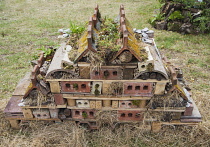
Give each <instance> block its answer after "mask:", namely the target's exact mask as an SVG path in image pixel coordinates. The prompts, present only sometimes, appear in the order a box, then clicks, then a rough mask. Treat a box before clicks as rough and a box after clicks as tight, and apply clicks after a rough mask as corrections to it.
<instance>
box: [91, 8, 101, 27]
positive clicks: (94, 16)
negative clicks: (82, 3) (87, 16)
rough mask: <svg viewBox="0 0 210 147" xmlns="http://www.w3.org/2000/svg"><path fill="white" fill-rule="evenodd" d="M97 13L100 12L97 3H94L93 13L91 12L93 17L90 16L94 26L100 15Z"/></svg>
mask: <svg viewBox="0 0 210 147" xmlns="http://www.w3.org/2000/svg"><path fill="white" fill-rule="evenodd" d="M99 14H100V12H99V9H98V5H96V7H95V10H94V14H93V17H92V18H93V25H94V27H96V24H97V21H98V18H99V17H100V16H99Z"/></svg>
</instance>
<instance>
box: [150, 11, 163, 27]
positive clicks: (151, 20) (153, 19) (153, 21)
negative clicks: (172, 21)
mask: <svg viewBox="0 0 210 147" xmlns="http://www.w3.org/2000/svg"><path fill="white" fill-rule="evenodd" d="M164 15H165V14H164V13H163V14H161V13H158V14H156V15H154V17H153V18H152V19H149V21H148V22H149V23H150V24H151V25H152V26H154V25H155V22H156V21H162V20H164V19H165V17H164Z"/></svg>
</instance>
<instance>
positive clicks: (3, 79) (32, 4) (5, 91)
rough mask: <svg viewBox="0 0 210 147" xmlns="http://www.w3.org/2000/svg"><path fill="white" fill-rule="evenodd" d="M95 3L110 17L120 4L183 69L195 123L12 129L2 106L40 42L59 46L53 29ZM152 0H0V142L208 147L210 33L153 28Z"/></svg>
mask: <svg viewBox="0 0 210 147" xmlns="http://www.w3.org/2000/svg"><path fill="white" fill-rule="evenodd" d="M96 4H98V5H99V10H100V12H101V14H102V17H105V16H107V17H109V18H115V17H116V16H117V15H118V14H119V6H120V4H124V6H125V12H126V17H127V19H128V20H129V21H130V23H131V24H132V26H133V28H138V29H143V28H145V27H148V28H149V29H152V30H154V31H155V40H156V44H157V46H158V48H159V49H160V51H161V52H162V53H164V54H165V55H166V56H167V57H168V58H169V59H170V61H171V62H172V63H175V64H176V65H178V66H179V67H181V68H182V69H183V72H184V77H185V78H186V80H187V81H188V82H189V83H188V84H189V86H190V87H191V88H192V95H193V99H194V100H195V102H196V104H197V106H198V107H199V110H200V112H201V114H202V116H203V123H202V124H200V125H198V126H197V127H192V128H191V127H186V126H184V127H183V126H182V127H177V128H176V129H174V128H173V126H171V127H164V128H163V130H162V131H161V132H159V133H150V132H143V131H142V130H141V128H140V127H138V126H136V125H124V126H122V127H120V128H119V129H117V130H115V131H111V130H110V129H108V128H107V127H104V128H102V129H100V130H99V131H94V132H88V131H86V130H84V129H81V128H77V127H76V126H74V125H73V124H71V123H68V122H66V123H63V124H52V125H50V126H44V125H41V123H34V124H31V126H30V127H29V128H26V129H23V130H20V131H14V130H12V129H10V128H9V126H8V122H7V121H6V120H5V119H4V117H3V110H4V108H5V106H6V103H7V102H8V100H9V99H10V97H11V95H12V92H13V91H14V88H15V86H16V84H17V82H18V81H19V80H20V79H21V78H22V77H23V76H24V75H25V73H26V72H27V71H29V70H30V69H31V67H30V61H31V60H33V58H34V56H36V55H37V54H38V53H39V51H38V50H37V49H38V48H41V47H43V46H45V47H49V46H54V47H56V46H59V44H60V43H62V42H64V41H66V40H65V39H58V38H57V36H58V35H59V34H58V29H60V28H68V27H69V25H70V21H74V22H75V23H76V24H80V25H83V24H86V23H87V22H88V20H89V17H90V16H91V15H92V14H93V11H94V7H95V5H96ZM159 7H160V4H159V2H158V0H112V1H110V0H98V1H94V0H0V83H1V84H0V146H75V147H79V146H95V147H98V146H113V147H115V146H121V147H127V146H210V141H209V136H210V99H209V95H210V74H209V73H210V34H202V35H181V34H178V33H175V32H167V31H161V30H155V29H154V28H151V26H150V24H149V23H148V19H149V18H151V17H152V16H153V14H154V13H155V12H157V11H158V10H157V9H158V8H159Z"/></svg>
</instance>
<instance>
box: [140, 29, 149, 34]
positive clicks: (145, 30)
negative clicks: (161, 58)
mask: <svg viewBox="0 0 210 147" xmlns="http://www.w3.org/2000/svg"><path fill="white" fill-rule="evenodd" d="M141 31H142V32H145V33H146V32H147V31H149V29H148V28H144V29H142V30H141Z"/></svg>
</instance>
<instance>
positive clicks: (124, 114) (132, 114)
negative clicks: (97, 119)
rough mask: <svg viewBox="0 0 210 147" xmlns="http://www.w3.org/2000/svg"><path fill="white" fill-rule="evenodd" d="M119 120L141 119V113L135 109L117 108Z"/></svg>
mask: <svg viewBox="0 0 210 147" xmlns="http://www.w3.org/2000/svg"><path fill="white" fill-rule="evenodd" d="M118 120H119V121H142V120H143V113H142V112H141V111H136V110H118Z"/></svg>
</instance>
